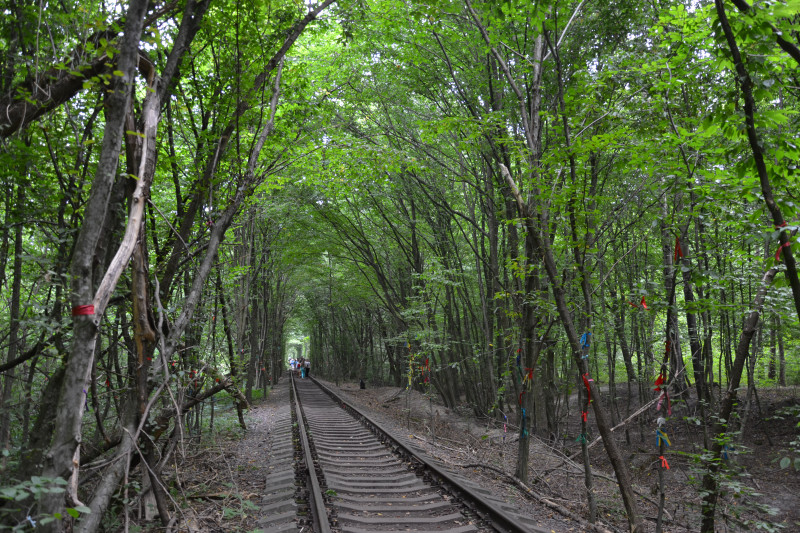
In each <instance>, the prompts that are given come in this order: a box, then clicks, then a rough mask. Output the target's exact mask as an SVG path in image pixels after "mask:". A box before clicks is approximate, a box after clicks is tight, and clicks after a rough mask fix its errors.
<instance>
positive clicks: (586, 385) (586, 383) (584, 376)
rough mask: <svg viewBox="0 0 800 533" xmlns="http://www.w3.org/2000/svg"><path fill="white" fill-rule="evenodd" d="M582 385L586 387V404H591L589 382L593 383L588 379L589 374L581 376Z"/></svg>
mask: <svg viewBox="0 0 800 533" xmlns="http://www.w3.org/2000/svg"><path fill="white" fill-rule="evenodd" d="M581 377H582V378H583V385H584V386H585V387H586V397H587V402H586V403H587V404H588V403H592V386H591V385H590V382H592V381H594V380H593V379H592V378H590V377H589V373H588V372H587V373H585V374H584V375H583V376H581Z"/></svg>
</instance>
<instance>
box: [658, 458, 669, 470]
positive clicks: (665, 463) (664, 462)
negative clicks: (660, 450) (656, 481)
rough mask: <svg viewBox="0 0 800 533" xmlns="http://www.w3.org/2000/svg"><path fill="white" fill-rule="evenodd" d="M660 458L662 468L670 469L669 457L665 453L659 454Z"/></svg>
mask: <svg viewBox="0 0 800 533" xmlns="http://www.w3.org/2000/svg"><path fill="white" fill-rule="evenodd" d="M658 458H659V459H661V468H663V469H664V470H669V463H668V462H667V458H666V457H664V456H663V455H659V456H658Z"/></svg>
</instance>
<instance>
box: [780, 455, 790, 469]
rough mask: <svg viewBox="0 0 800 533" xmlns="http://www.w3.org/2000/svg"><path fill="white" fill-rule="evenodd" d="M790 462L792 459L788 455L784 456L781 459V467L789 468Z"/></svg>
mask: <svg viewBox="0 0 800 533" xmlns="http://www.w3.org/2000/svg"><path fill="white" fill-rule="evenodd" d="M790 464H792V460H791V459H789V458H788V457H784V458H783V459H781V469H786V468H789V465H790Z"/></svg>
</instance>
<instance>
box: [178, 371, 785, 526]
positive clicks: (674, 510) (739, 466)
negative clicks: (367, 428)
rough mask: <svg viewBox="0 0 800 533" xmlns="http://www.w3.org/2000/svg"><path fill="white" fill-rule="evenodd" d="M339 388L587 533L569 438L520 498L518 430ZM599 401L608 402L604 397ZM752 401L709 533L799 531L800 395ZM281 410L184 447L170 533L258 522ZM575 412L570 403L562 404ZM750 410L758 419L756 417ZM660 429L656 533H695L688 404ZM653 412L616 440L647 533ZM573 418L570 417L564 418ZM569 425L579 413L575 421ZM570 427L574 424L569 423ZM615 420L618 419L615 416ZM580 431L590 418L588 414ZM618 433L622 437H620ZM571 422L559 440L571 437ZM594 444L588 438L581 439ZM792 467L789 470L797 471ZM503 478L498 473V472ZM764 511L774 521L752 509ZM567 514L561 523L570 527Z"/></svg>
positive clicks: (606, 512)
mask: <svg viewBox="0 0 800 533" xmlns="http://www.w3.org/2000/svg"><path fill="white" fill-rule="evenodd" d="M326 384H327V385H329V386H331V387H332V388H333V389H338V390H339V391H340V392H341V393H342V394H343V395H344V396H345V397H347V398H349V399H350V400H351V401H352V402H353V403H354V404H356V405H357V406H358V407H359V408H361V409H362V410H364V411H366V412H367V413H368V414H370V415H371V416H373V417H374V418H375V419H376V420H378V421H379V422H380V423H381V424H382V425H384V426H387V427H390V428H394V429H395V430H396V431H397V432H398V433H399V434H403V435H406V436H407V437H408V438H410V439H413V440H415V441H416V442H417V443H419V444H422V445H423V446H424V448H425V449H426V450H427V451H428V453H429V454H430V455H433V456H435V457H437V458H438V459H440V460H442V461H444V462H446V463H447V464H449V465H450V466H451V467H453V468H455V469H458V470H459V471H460V472H461V473H462V474H464V475H467V476H469V477H471V478H473V479H474V480H476V481H479V482H480V483H482V484H484V485H486V486H490V487H492V488H493V490H494V491H495V492H496V493H499V494H503V495H504V497H505V498H506V499H508V500H510V501H517V502H519V505H520V507H526V508H527V511H528V512H529V513H531V514H533V515H535V516H538V517H541V518H542V524H543V525H545V524H546V527H547V528H548V529H550V530H552V531H586V530H587V527H588V526H587V525H586V523H585V520H586V518H588V505H587V503H586V490H585V485H584V469H583V465H582V464H580V461H579V458H580V446H579V444H578V443H577V442H575V441H574V438H569V439H567V438H564V439H563V440H561V441H558V442H555V443H554V442H545V441H544V440H541V439H539V438H538V437H535V436H534V437H532V439H531V442H532V444H531V452H530V461H529V482H528V487H529V494H528V495H526V494H525V492H523V491H522V490H520V488H519V487H518V484H517V483H515V482H514V480H513V478H512V476H511V474H513V472H514V469H515V463H516V454H517V431H518V428H512V427H510V426H507V427H506V429H507V431H504V427H503V424H502V422H497V421H496V420H489V419H484V420H477V419H475V417H474V416H472V415H471V413H470V411H469V409H467V408H466V407H464V408H459V409H455V410H450V409H447V408H445V407H443V406H442V405H441V404H440V403H438V402H437V399H436V398H430V397H427V396H425V395H423V394H420V393H418V392H416V391H411V392H410V393H409V392H407V391H404V390H402V389H399V388H396V387H379V388H367V389H366V390H360V389H359V385H358V383H357V382H354V383H342V384H340V386H339V387H336V386H335V385H333V384H330V383H326ZM624 390H625V387H619V388H618V390H617V395H618V397H617V401H618V404H620V405H623V406H625V407H624V408H622V410H623V411H624V410H626V409H627V410H628V411H629V412H633V411H634V410H635V409H636V408H637V407H638V403H639V402H638V400H637V399H636V398H627V397H625V392H624ZM606 396H608V395H606ZM758 396H759V403H758V405H757V404H756V403H755V402H753V403H752V405H751V408H750V409H751V411H750V413H749V415H748V416H747V420H748V422H747V424H746V427H745V431H744V432H743V436H742V437H741V438H739V439H736V440H734V442H732V443H731V446H730V454H729V461H728V465H729V466H730V469H729V470H731V474H730V475H729V476H728V478H727V480H726V484H727V490H726V492H725V494H724V496H723V497H722V499H721V501H720V505H719V511H718V513H717V524H718V525H717V530H718V531H744V530H747V529H765V530H777V529H781V528H782V529H783V530H785V531H800V497H799V496H798V494H800V473H798V471H797V470H795V469H794V467H793V466H789V467H787V468H781V459H783V458H784V457H789V458H790V459H792V460H793V459H794V458H795V457H800V452H798V451H797V449H798V448H800V445H798V446H792V445H791V444H790V443H791V442H792V441H795V440H800V436H799V434H800V428H798V420H800V419H799V418H798V416H800V399H798V398H799V397H800V391H799V390H798V389H796V388H779V389H776V388H771V389H763V390H760V391H759V394H758ZM287 401H288V397H287V394H286V388H285V387H281V386H280V385H279V386H278V387H276V388H275V389H274V391H273V392H272V393H271V394H270V395H269V396H268V398H267V399H266V400H265V401H263V402H261V403H260V404H258V405H255V406H254V407H253V408H252V409H251V410H250V411H249V413H248V416H247V422H248V430H247V432H245V433H244V435H241V434H240V433H237V432H229V433H227V434H221V435H216V436H215V438H214V439H213V442H212V443H211V444H209V443H208V441H205V443H204V444H202V445H201V444H200V443H197V444H189V445H188V446H187V448H186V459H185V460H184V461H183V462H182V464H181V465H180V466H179V467H178V468H177V471H178V472H179V473H180V475H179V479H176V481H178V482H179V483H177V485H178V486H180V487H181V490H180V491H179V492H180V494H179V496H181V497H182V498H181V499H183V501H185V502H187V503H186V505H185V506H184V508H183V509H182V513H181V516H180V517H179V519H178V524H177V529H176V530H179V531H198V532H199V531H202V532H205V531H241V532H252V531H256V530H257V529H258V528H257V520H258V519H259V518H260V512H259V509H258V505H257V504H258V501H259V496H260V491H262V490H263V488H264V479H265V477H266V474H267V465H268V449H267V444H266V442H267V437H268V435H269V432H270V429H271V427H272V424H273V423H274V419H275V411H276V407H277V406H279V405H281V404H285V402H287ZM573 403H574V402H573ZM759 406H760V413H759ZM672 408H673V414H672V416H671V417H670V418H669V422H668V425H667V428H668V435H669V438H670V442H671V446H670V447H669V449H668V452H667V453H666V458H667V460H668V463H669V470H668V471H667V472H666V473H665V480H666V482H665V488H666V490H665V493H666V504H665V514H664V516H665V518H664V531H666V532H672V533H680V532H685V531H697V530H698V529H699V503H700V497H699V495H698V488H699V487H698V479H699V477H698V475H699V474H698V472H699V470H698V465H697V463H696V460H697V459H698V458H699V451H700V447H701V446H702V443H703V428H702V426H700V425H697V424H696V423H695V419H694V418H693V417H695V416H697V413H696V412H695V408H694V406H693V402H691V401H687V402H680V401H678V402H676V401H673V404H672ZM654 409H655V408H654V407H653V408H651V409H649V410H647V411H646V412H645V413H644V414H643V415H641V416H642V420H641V425H640V420H639V419H635V420H633V421H632V422H631V423H629V424H628V425H627V426H625V428H623V429H620V430H618V431H617V433H618V434H619V437H618V439H619V441H620V444H621V446H622V448H623V450H624V451H625V453H626V454H627V456H628V457H629V460H630V462H629V464H630V467H631V470H632V475H633V477H634V482H635V488H636V490H637V493H638V495H639V506H640V509H641V511H642V513H643V515H644V517H645V525H646V528H647V530H648V531H655V524H656V516H657V512H658V508H657V503H658V499H659V492H658V484H657V479H658V467H659V465H660V464H661V461H660V460H659V457H658V453H657V448H656V442H655V417H656V413H655V411H654ZM573 410H574V408H573ZM578 416H579V415H578ZM571 418H578V417H576V416H572V417H571ZM621 418H624V413H623V417H621ZM590 422H591V415H590ZM625 429H627V430H628V432H627V435H626V432H625ZM577 430H578V420H576V421H575V423H574V425H573V426H572V427H570V426H568V427H567V430H566V433H567V434H569V435H572V436H573V437H574V436H575V435H577V433H578V431H577ZM595 435H597V432H596V431H592V433H591V437H592V438H593V437H594V436H595ZM590 457H591V463H592V469H593V472H594V474H595V477H594V492H595V494H596V499H597V506H598V518H599V522H598V524H599V525H600V527H601V528H602V529H606V530H611V531H627V522H626V520H625V516H624V513H623V507H622V502H621V499H620V497H619V493H618V490H617V487H616V483H615V482H614V481H613V472H612V470H611V468H610V465H609V463H608V460H607V457H606V454H605V451H604V450H603V447H602V443H598V444H597V445H595V446H594V447H592V448H591V450H590ZM798 463H799V464H798V466H800V460H799V461H798ZM503 473H505V474H503ZM765 507H770V508H772V512H773V513H774V514H769V513H768V512H766V511H764V510H763V509H762V508H765ZM570 516H571V518H570Z"/></svg>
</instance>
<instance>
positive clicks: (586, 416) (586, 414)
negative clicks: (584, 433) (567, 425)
mask: <svg viewBox="0 0 800 533" xmlns="http://www.w3.org/2000/svg"><path fill="white" fill-rule="evenodd" d="M581 418H582V419H583V421H584V422H588V421H589V412H588V411H581Z"/></svg>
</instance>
